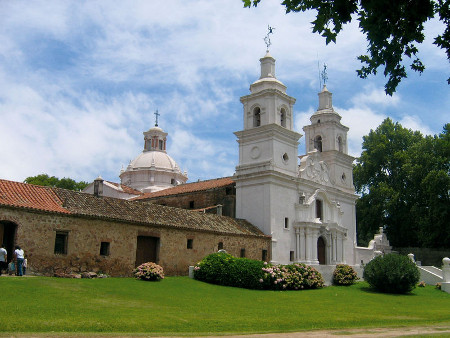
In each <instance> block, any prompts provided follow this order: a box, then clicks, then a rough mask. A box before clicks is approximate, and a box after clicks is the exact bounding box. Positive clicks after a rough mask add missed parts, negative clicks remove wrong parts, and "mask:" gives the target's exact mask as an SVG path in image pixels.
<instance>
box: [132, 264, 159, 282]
mask: <svg viewBox="0 0 450 338" xmlns="http://www.w3.org/2000/svg"><path fill="white" fill-rule="evenodd" d="M133 274H134V276H135V277H136V278H137V279H142V280H146V281H159V280H161V279H163V278H164V272H163V268H162V267H161V266H160V265H158V264H156V263H152V262H148V263H143V264H141V265H139V266H138V267H137V268H136V269H134V271H133Z"/></svg>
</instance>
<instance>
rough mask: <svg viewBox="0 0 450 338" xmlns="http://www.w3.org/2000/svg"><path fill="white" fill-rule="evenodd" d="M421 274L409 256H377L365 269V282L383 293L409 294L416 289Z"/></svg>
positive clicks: (392, 254)
mask: <svg viewBox="0 0 450 338" xmlns="http://www.w3.org/2000/svg"><path fill="white" fill-rule="evenodd" d="M419 278H420V273H419V269H418V268H417V266H416V264H415V263H414V262H413V261H411V260H410V259H409V258H408V257H407V256H402V255H398V254H395V253H391V254H387V255H384V256H377V257H375V258H374V259H372V260H371V261H370V262H369V263H367V265H366V266H365V267H364V280H365V281H366V282H368V283H369V284H370V286H371V287H373V288H375V289H376V290H378V291H381V292H388V293H407V292H410V291H411V290H413V289H414V288H415V287H416V284H417V282H418V281H419Z"/></svg>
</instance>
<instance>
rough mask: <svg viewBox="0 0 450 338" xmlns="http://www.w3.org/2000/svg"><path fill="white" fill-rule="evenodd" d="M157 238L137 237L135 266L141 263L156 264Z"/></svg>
mask: <svg viewBox="0 0 450 338" xmlns="http://www.w3.org/2000/svg"><path fill="white" fill-rule="evenodd" d="M158 249H159V238H158V237H151V236H138V238H137V248H136V266H139V265H141V264H142V263H147V262H153V263H158Z"/></svg>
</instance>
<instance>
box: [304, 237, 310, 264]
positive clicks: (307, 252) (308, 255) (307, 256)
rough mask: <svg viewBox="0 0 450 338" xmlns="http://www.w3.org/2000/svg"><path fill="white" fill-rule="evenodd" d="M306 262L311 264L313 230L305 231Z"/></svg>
mask: <svg viewBox="0 0 450 338" xmlns="http://www.w3.org/2000/svg"><path fill="white" fill-rule="evenodd" d="M305 249H306V250H305V253H306V257H305V260H306V262H307V263H311V230H310V229H305Z"/></svg>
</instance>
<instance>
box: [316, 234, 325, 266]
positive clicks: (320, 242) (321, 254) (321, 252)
mask: <svg viewBox="0 0 450 338" xmlns="http://www.w3.org/2000/svg"><path fill="white" fill-rule="evenodd" d="M317 259H318V260H319V264H321V265H324V264H325V240H324V239H323V237H322V236H321V237H319V238H318V239H317Z"/></svg>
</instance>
